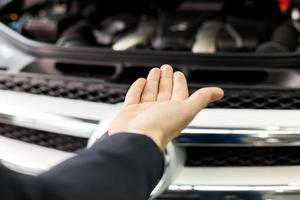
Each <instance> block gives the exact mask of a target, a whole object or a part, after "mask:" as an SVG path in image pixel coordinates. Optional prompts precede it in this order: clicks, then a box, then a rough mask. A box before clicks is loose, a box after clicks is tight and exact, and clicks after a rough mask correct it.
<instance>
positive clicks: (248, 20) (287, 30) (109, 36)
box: [0, 0, 300, 54]
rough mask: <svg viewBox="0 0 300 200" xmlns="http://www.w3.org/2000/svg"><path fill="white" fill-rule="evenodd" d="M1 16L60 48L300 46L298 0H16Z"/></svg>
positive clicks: (254, 49) (196, 50) (266, 49)
mask: <svg viewBox="0 0 300 200" xmlns="http://www.w3.org/2000/svg"><path fill="white" fill-rule="evenodd" d="M0 9H1V14H0V21H1V22H3V23H5V24H6V25H7V26H9V27H10V28H11V29H13V30H15V31H16V32H18V33H20V34H22V35H23V36H25V37H27V38H30V39H32V40H35V41H39V42H45V43H51V44H54V45H56V46H60V47H95V48H104V49H111V50H113V51H143V50H145V51H176V52H190V53H193V54H202V53H210V54H213V53H258V54H265V53H289V52H297V51H298V47H299V42H298V38H299V27H300V11H299V2H298V1H290V0H278V1H275V0H265V1H259V0H243V1H239V0H213V1H208V0H201V1H193V0H177V1H172V2H166V1H149V0H148V1H143V2H141V1H139V2H135V1H126V2H120V1H116V0H113V1H79V0H76V1H72V0H52V1H46V0H24V1H21V0H17V1H9V0H8V1H3V2H2V3H1V4H0Z"/></svg>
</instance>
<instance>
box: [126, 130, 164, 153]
mask: <svg viewBox="0 0 300 200" xmlns="http://www.w3.org/2000/svg"><path fill="white" fill-rule="evenodd" d="M126 132H131V133H137V134H141V135H145V136H147V137H149V138H150V139H152V140H153V141H154V143H155V144H156V145H157V146H158V147H159V149H160V150H161V151H164V150H165V148H166V147H167V144H168V140H167V139H165V138H164V137H163V135H164V134H163V133H160V132H159V131H147V130H141V129H135V128H130V129H128V130H127V131H126Z"/></svg>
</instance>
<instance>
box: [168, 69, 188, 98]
mask: <svg viewBox="0 0 300 200" xmlns="http://www.w3.org/2000/svg"><path fill="white" fill-rule="evenodd" d="M188 96H189V91H188V86H187V81H186V78H185V76H184V74H183V73H182V72H175V73H174V76H173V90H172V97H171V99H172V100H177V101H181V100H185V99H186V98H188Z"/></svg>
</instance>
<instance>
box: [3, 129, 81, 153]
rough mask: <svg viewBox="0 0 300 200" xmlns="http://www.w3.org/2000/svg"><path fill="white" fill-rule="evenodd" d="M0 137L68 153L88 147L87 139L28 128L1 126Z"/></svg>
mask: <svg viewBox="0 0 300 200" xmlns="http://www.w3.org/2000/svg"><path fill="white" fill-rule="evenodd" d="M0 136H4V137H8V138H11V139H16V140H20V141H23V142H27V143H31V144H36V145H39V146H44V147H48V148H53V149H57V150H61V151H66V152H76V151H78V150H80V149H83V148H85V147H86V146H87V139H85V138H78V137H73V136H67V135H60V134H55V133H49V132H44V131H37V130H33V129H28V128H21V127H17V126H11V125H6V124H0Z"/></svg>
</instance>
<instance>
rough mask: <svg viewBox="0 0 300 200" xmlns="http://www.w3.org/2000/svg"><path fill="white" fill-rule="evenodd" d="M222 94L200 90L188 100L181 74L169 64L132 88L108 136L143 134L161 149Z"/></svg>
mask: <svg viewBox="0 0 300 200" xmlns="http://www.w3.org/2000/svg"><path fill="white" fill-rule="evenodd" d="M223 95H224V93H223V90H222V89H220V88H215V87H210V88H203V89H199V90H198V91H196V92H195V93H193V94H192V95H191V96H190V97H189V93H188V87H187V81H186V78H185V76H184V74H183V73H181V72H175V73H173V68H172V67H171V66H169V65H163V66H162V67H161V68H160V69H159V68H153V69H152V70H151V71H150V72H149V74H148V77H147V80H146V79H144V78H140V79H138V80H136V81H135V82H134V83H133V84H132V85H131V87H130V89H129V90H128V92H127V95H126V98H125V102H124V107H123V109H122V110H121V112H120V113H119V114H118V115H117V117H116V118H115V119H114V120H113V122H112V124H111V126H110V128H109V134H110V135H111V134H115V133H119V132H137V133H142V134H145V135H147V136H149V137H150V138H151V139H152V140H153V141H154V142H155V143H156V144H157V145H158V146H159V147H160V148H161V150H163V149H165V148H166V146H167V144H168V142H169V141H171V140H172V139H173V138H175V137H177V136H178V135H179V134H180V132H181V131H182V130H183V129H184V128H185V127H186V126H187V125H188V124H189V123H190V122H191V121H192V119H193V118H194V117H195V116H196V115H197V114H198V113H199V112H200V111H201V110H202V109H203V108H205V107H206V106H207V105H208V104H209V103H210V102H213V101H216V100H219V99H221V98H222V97H223Z"/></svg>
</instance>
